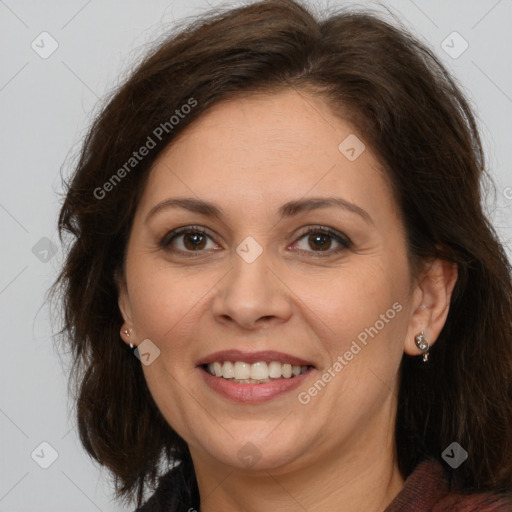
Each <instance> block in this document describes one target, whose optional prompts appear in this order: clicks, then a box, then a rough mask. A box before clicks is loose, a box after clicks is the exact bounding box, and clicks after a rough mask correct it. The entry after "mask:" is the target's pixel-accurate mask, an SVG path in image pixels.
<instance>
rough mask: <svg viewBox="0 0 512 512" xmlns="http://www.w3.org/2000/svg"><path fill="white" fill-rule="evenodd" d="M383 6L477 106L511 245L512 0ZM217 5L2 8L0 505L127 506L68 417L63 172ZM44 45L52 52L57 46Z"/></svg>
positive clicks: (496, 215)
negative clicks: (107, 112)
mask: <svg viewBox="0 0 512 512" xmlns="http://www.w3.org/2000/svg"><path fill="white" fill-rule="evenodd" d="M237 3H238V2H231V3H229V4H225V5H235V4H237ZM314 3H315V4H317V5H332V6H334V5H338V4H339V3H340V2H339V0H338V1H330V2H327V0H318V1H315V2H314ZM353 4H356V5H371V6H374V7H375V6H376V5H377V4H375V3H374V2H371V3H370V2H357V3H355V2H353ZM383 4H384V5H387V6H388V7H390V8H391V10H392V11H393V12H395V13H396V14H397V15H399V16H400V17H401V19H402V21H403V22H404V23H405V24H406V25H407V26H408V27H410V28H411V29H412V30H413V32H414V33H415V34H417V35H418V36H419V37H421V38H422V39H423V40H425V41H427V42H428V43H429V44H430V45H431V46H432V47H434V49H435V51H436V53H437V54H438V55H440V57H441V58H442V60H443V61H444V62H445V63H446V64H447V66H448V67H449V69H451V70H452V72H453V73H454V74H455V76H456V77H458V79H459V80H460V82H461V83H462V84H463V86H464V87H465V89H466V91H467V93H468V95H469V97H470V99H471V100H472V102H473V104H474V106H475V108H476V110H477V113H478V115H479V118H480V127H481V130H482V135H483V139H484V143H485V148H486V150H487V155H488V165H489V169H490V170H491V172H492V174H493V175H494V178H495V181H496V185H497V187H496V191H497V195H496V198H493V196H490V198H489V203H488V204H489V213H490V215H491V218H492V219H493V221H494V223H495V225H496V227H497V229H498V232H499V233H500V235H501V236H502V238H503V241H504V244H505V245H506V246H507V247H510V245H509V241H510V238H511V235H512V229H511V205H512V164H511V162H512V149H511V147H512V143H511V135H512V129H511V126H512V124H511V116H512V83H511V78H512V67H511V65H510V64H511V62H512V57H511V49H512V31H511V28H510V27H511V22H512V1H511V0H500V1H496V0H479V1H472V2H468V1H467V0H456V1H455V0H451V1H446V0H433V1H421V0H415V1H412V0H397V1H393V2H384V3H383ZM209 5H219V2H218V1H214V0H210V4H208V3H207V2H206V0H194V1H192V0H190V1H185V0H175V1H172V2H168V1H167V2H166V1H163V0H151V1H144V2H143V1H134V0H130V1H123V2H118V1H114V0H108V1H105V0H103V1H101V2H100V1H99V0H91V1H86V0H74V1H64V0H60V1H57V0H46V1H45V2H41V1H39V2H37V1H35V0H33V1H28V0H6V1H1V0H0V45H1V46H0V48H1V58H2V61H1V62H2V64H1V68H0V109H1V117H0V130H1V132H0V141H1V148H2V150H1V153H0V170H1V180H2V182H1V183H2V186H1V188H0V224H1V230H2V231H1V233H2V264H1V267H0V268H1V270H0V308H1V309H0V311H1V322H2V323H1V326H2V330H1V333H2V336H1V342H2V358H1V373H0V378H1V388H0V389H1V395H0V429H1V438H0V443H1V449H0V450H1V451H0V511H3V512H6V511H9V512H14V511H20V512H21V511H23V512H29V511H31V512H32V511H33V512H36V511H37V512H46V511H48V512H50V511H51V512H60V511H66V512H69V511H70V510H73V512H82V511H96V510H100V511H104V512H107V511H120V510H123V509H122V508H121V507H120V506H118V505H117V506H116V504H115V503H114V502H113V500H112V493H111V489H112V488H113V486H112V484H111V482H110V480H109V479H108V477H107V472H106V471H100V469H99V468H98V467H97V466H96V465H95V464H93V463H92V461H91V460H90V459H89V458H88V456H86V454H85V452H84V451H83V450H82V448H81V446H80V443H79V441H78V438H77V434H76V430H75V428H74V424H75V422H74V418H73V417H72V418H69V415H68V411H69V402H68V398H67V394H66V379H67V375H66V371H65V366H63V364H64V363H65V362H66V361H67V359H66V356H65V354H62V355H58V354H56V352H54V349H53V345H52V338H51V336H52V332H53V329H54V328H52V325H51V323H50V318H49V310H48V307H47V305H45V302H44V294H45V292H46V290H47V289H48V287H49V286H50V284H51V283H52V281H53V279H54V277H55V275H56V272H57V269H58V268H59V265H60V264H61V262H62V256H63V255H62V250H61V247H60V244H59V242H58V238H57V234H56V216H57V212H58V207H59V201H60V199H59V197H58V195H57V192H58V191H59V190H60V186H61V185H60V170H61V168H62V170H63V172H64V174H65V175H66V174H67V173H68V172H69V170H70V168H71V164H72V163H73V156H74V155H75V154H76V151H77V150H78V148H79V145H80V141H81V138H82V137H83V135H84V134H85V129H86V128H87V126H88V124H89V123H90V121H91V119H92V116H93V114H94V112H95V111H96V110H95V109H97V108H98V103H97V102H98V100H99V99H101V98H102V97H103V96H104V95H105V93H107V92H108V91H109V90H111V88H112V87H113V86H114V85H115V84H116V83H117V80H118V79H119V76H120V74H121V73H122V72H124V71H126V70H127V69H129V66H130V65H131V64H132V63H133V60H134V59H135V58H136V57H139V56H140V55H141V54H142V53H143V52H144V49H145V48H147V47H148V46H147V45H148V44H149V43H150V42H151V41H152V40H154V39H155V38H156V37H158V36H160V35H161V34H162V33H163V32H164V31H165V30H166V29H168V28H169V26H172V25H173V23H175V21H176V20H180V19H182V18H183V17H185V16H193V15H197V14H200V13H203V12H204V11H205V10H207V9H209ZM43 31H47V32H49V33H50V34H51V36H52V37H53V38H54V39H55V40H56V41H57V42H58V45H59V46H58V49H57V50H56V51H55V52H54V53H53V54H52V55H51V56H49V57H48V58H46V59H43V58H41V57H40V56H39V54H38V53H36V52H35V51H34V50H33V49H32V47H31V43H32V41H34V40H35V43H37V44H39V46H40V47H41V46H42V45H43V43H41V37H39V35H40V34H41V32H43ZM453 31H457V32H458V33H460V35H461V36H462V37H463V38H464V40H466V41H467V43H468V44H469V47H468V49H467V50H466V51H465V52H464V53H462V55H460V56H459V57H458V58H455V59H454V58H452V57H451V56H449V55H448V53H446V52H445V51H444V50H443V47H442V46H441V45H442V42H443V41H445V40H446V38H447V36H449V35H450V34H451V33H452V32H453ZM452 41H453V42H452ZM44 44H45V48H46V49H48V48H49V40H46V42H45V43H44ZM444 44H445V45H446V44H448V45H450V46H453V47H454V48H453V49H452V50H451V51H452V52H454V51H457V50H459V49H461V48H462V47H461V46H460V44H461V41H457V39H453V38H452V39H448V40H447V42H446V43H444ZM40 51H42V49H41V50H40ZM389 136H390V137H392V136H393V134H392V133H390V134H389ZM45 237H46V238H47V239H50V240H51V241H52V242H53V243H54V244H55V246H56V247H55V248H56V254H55V255H54V256H53V257H50V256H51V255H52V253H51V252H49V253H48V254H46V253H44V250H45V247H47V246H48V241H43V242H40V240H41V239H42V238H45ZM38 243H39V245H37V246H36V249H34V251H33V247H34V246H35V245H36V244H38ZM41 244H42V245H41ZM45 244H46V246H45ZM509 254H510V252H509ZM41 259H42V260H41ZM44 259H48V261H46V262H45V261H44ZM120 342H121V341H120ZM61 359H62V360H61ZM44 441H45V442H47V443H49V444H50V445H51V446H52V447H53V448H54V449H55V450H56V451H57V452H58V458H57V459H56V460H55V462H54V463H53V464H52V465H51V466H50V467H49V468H48V469H42V468H41V467H40V466H39V465H38V464H36V462H34V460H33V459H32V458H31V454H32V452H33V451H34V450H35V449H36V448H38V447H39V445H40V443H42V442H44ZM41 450H43V451H41ZM36 453H37V454H39V458H37V460H38V461H40V462H44V461H45V460H46V462H49V461H50V459H49V457H50V456H51V454H50V451H49V450H48V448H45V447H44V446H43V447H42V448H40V447H39V448H38V450H36ZM35 458H36V457H35ZM133 508H134V507H133ZM133 508H131V509H130V510H133Z"/></svg>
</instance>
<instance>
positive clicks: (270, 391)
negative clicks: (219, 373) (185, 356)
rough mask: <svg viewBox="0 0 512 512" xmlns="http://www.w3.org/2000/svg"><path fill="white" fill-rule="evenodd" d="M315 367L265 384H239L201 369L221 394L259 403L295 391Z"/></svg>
mask: <svg viewBox="0 0 512 512" xmlns="http://www.w3.org/2000/svg"><path fill="white" fill-rule="evenodd" d="M312 369H313V368H309V369H308V370H306V371H305V372H304V373H301V374H300V375H298V376H297V377H293V378H289V379H284V378H283V379H276V380H274V381H272V382H266V383H264V384H237V383H236V382H232V381H231V380H229V379H223V378H222V377H214V376H213V375H211V374H210V373H208V372H207V371H206V370H205V369H204V368H203V367H202V366H200V367H199V371H200V372H201V375H202V377H203V379H204V380H205V382H206V384H208V386H210V388H212V389H213V390H214V391H216V392H217V393H218V394H219V395H221V396H223V397H225V398H229V399H230V400H235V401H236V402H246V403H258V402H266V401H268V400H272V399H273V398H276V397H278V396H281V395H284V394H285V393H288V392H290V391H293V390H294V389H296V388H297V387H299V386H300V385H301V384H303V383H304V381H305V380H306V379H307V378H308V377H309V375H310V373H311V371H312Z"/></svg>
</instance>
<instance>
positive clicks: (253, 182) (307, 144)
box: [140, 90, 392, 209]
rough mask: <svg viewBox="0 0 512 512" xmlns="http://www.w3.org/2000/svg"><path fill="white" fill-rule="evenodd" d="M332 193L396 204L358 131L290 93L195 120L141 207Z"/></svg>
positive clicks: (222, 106)
mask: <svg viewBox="0 0 512 512" xmlns="http://www.w3.org/2000/svg"><path fill="white" fill-rule="evenodd" d="M346 141H348V142H346ZM340 144H341V146H340ZM347 149H349V152H348V153H347V151H346V150H347ZM352 149H353V150H354V151H351V150H352ZM354 154H355V156H356V158H355V159H354V158H353V156H354ZM357 155H359V156H357ZM348 157H350V158H348ZM333 194H336V195H342V196H343V197H344V199H346V200H350V201H353V202H364V203H367V204H370V203H372V202H374V203H375V204H378V203H379V202H380V203H381V202H382V201H385V200H387V201H388V202H389V201H390V200H391V197H390V189H389V186H388V184H387V181H386V178H385V175H384V173H383V171H382V169H381V166H380V165H379V162H378V159H377V158H376V157H375V155H374V154H373V153H372V151H371V149H370V148H369V147H368V145H365V144H364V141H363V139H362V137H361V136H360V135H359V134H357V133H356V130H355V128H354V127H353V126H351V125H350V124H349V123H348V122H347V121H345V120H343V119H342V118H341V117H339V116H336V115H334V113H333V112H332V110H331V109H330V107H329V105H328V104H327V102H325V101H324V100H322V99H320V98H318V97H313V96H310V95H308V94H306V93H303V92H297V91H295V90H286V91H282V92H279V93H275V94H267V95H261V94H260V95H251V96H248V97H244V98H237V99H235V100H229V101H225V102H222V103H219V104H217V105H215V106H214V107H213V108H212V109H211V110H209V111H207V112H206V113H204V114H203V115H201V116H200V117H199V118H198V119H196V120H195V121H194V123H192V124H191V125H189V127H187V129H186V130H185V131H184V132H183V133H182V134H180V136H179V137H178V138H177V139H175V140H174V141H173V142H172V143H171V145H170V146H169V147H168V148H167V149H166V150H165V151H164V152H162V154H161V155H160V156H159V158H158V159H157V160H156V162H155V164H154V166H153V169H152V171H151V175H150V179H149V181H148V184H147V188H146V191H145V193H144V195H143V198H142V201H141V205H140V207H141V208H145V209H147V208H150V207H151V204H152V203H155V202H158V201H162V200H164V199H166V198H167V197H168V196H169V195H173V196H184V195H186V196H187V197H190V196H196V197H199V198H201V199H204V200H209V201H210V200H211V201H213V202H219V201H220V200H229V201H235V202H236V201H240V200H243V202H244V203H245V204H246V205H249V206H251V205H253V204H254V205H261V204H262V203H265V204H267V205H268V206H269V207H270V206H271V205H274V206H276V207H277V206H278V203H283V202H285V201H286V200H294V199H298V198H301V197H304V196H306V195H315V196H318V195H333ZM390 206H392V205H390Z"/></svg>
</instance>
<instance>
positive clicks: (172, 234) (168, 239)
mask: <svg viewBox="0 0 512 512" xmlns="http://www.w3.org/2000/svg"><path fill="white" fill-rule="evenodd" d="M187 233H200V234H202V235H204V236H206V237H208V238H209V239H210V240H211V241H213V242H214V243H215V244H216V245H219V244H218V243H217V242H216V241H215V239H214V237H213V236H212V235H211V234H210V233H209V230H207V229H205V228H204V227H202V226H197V225H190V226H182V227H179V228H176V229H174V230H172V231H169V232H168V233H166V234H165V235H164V236H163V237H162V238H161V240H160V242H159V244H158V246H159V248H160V249H162V250H164V251H167V252H172V253H178V254H185V255H186V256H199V255H201V253H204V252H207V251H206V250H198V251H183V250H181V249H170V248H169V247H170V245H171V243H172V241H174V240H175V239H176V238H178V237H180V236H181V235H184V234H187ZM315 233H320V234H325V235H328V236H330V237H331V238H333V239H334V240H335V241H336V242H338V244H340V246H341V247H338V248H336V249H328V250H326V251H312V250H311V251H306V250H303V249H294V251H295V252H299V253H303V254H304V253H308V254H310V255H312V256H313V257H327V256H333V255H335V254H338V253H339V252H341V251H343V250H347V249H350V248H351V247H352V246H353V243H352V241H351V240H350V238H349V237H348V236H346V235H345V234H344V233H342V232H340V231H338V230H336V229H334V228H330V227H328V226H322V225H318V224H313V225H309V226H305V227H304V228H303V229H301V231H300V232H299V233H298V234H297V235H295V239H294V241H293V242H292V244H291V245H295V244H296V243H297V242H298V241H299V240H301V239H302V238H304V237H305V236H306V235H309V234H315Z"/></svg>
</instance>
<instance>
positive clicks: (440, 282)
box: [404, 259, 457, 356]
mask: <svg viewBox="0 0 512 512" xmlns="http://www.w3.org/2000/svg"><path fill="white" fill-rule="evenodd" d="M456 282H457V265H456V264H455V263H450V262H448V261H444V260H439V259H437V260H434V261H433V262H432V263H429V264H428V265H427V268H426V270H425V271H423V272H422V274H421V276H420V278H419V280H418V283H417V285H416V288H415V289H414V291H413V313H412V316H411V319H410V322H409V329H408V331H407V338H406V340H405V345H404V351H405V353H407V354H409V355H412V356H417V355H420V354H421V350H420V349H419V348H418V347H417V346H416V344H415V342H414V339H415V337H416V336H417V335H418V334H419V333H420V332H421V331H424V332H425V337H426V339H427V340H428V342H429V345H430V346H432V345H433V344H434V343H435V342H436V340H437V338H438V337H439V333H440V332H441V330H442V329H443V327H444V324H445V322H446V318H447V317H448V311H449V310H450V300H451V297H452V293H453V289H454V287H455V283H456Z"/></svg>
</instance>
